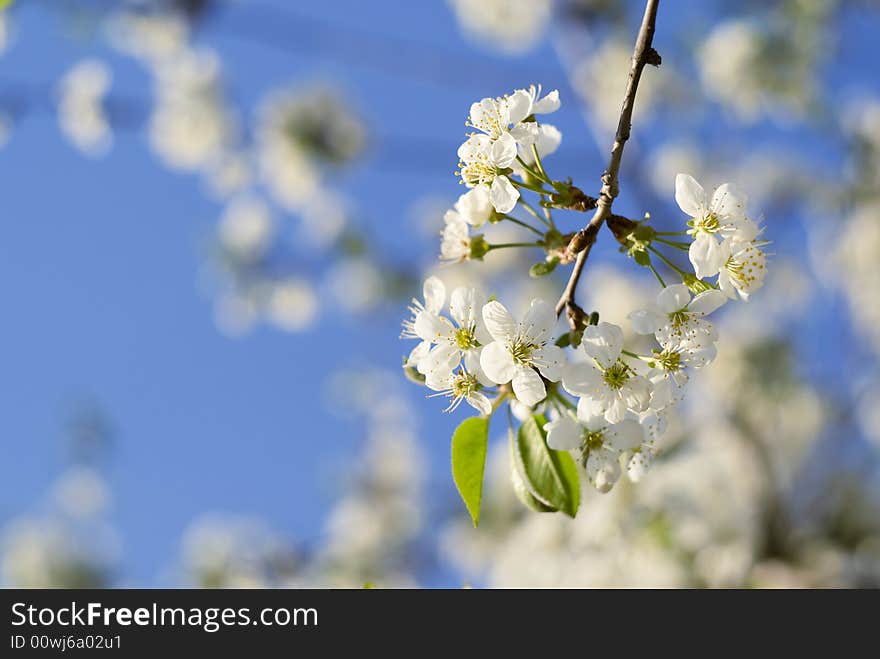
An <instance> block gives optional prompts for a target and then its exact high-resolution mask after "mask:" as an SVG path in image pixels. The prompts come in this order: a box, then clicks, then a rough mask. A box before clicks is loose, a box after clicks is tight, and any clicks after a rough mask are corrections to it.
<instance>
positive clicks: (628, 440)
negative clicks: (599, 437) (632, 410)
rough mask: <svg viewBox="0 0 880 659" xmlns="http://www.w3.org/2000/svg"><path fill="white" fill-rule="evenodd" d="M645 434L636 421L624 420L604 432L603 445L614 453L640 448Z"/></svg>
mask: <svg viewBox="0 0 880 659" xmlns="http://www.w3.org/2000/svg"><path fill="white" fill-rule="evenodd" d="M644 438H645V433H644V431H643V430H642V426H641V425H640V424H639V422H638V421H635V420H633V419H624V420H623V421H621V422H620V423H616V424H614V425H613V426H610V427H609V428H608V429H607V430H606V431H605V444H606V445H607V446H608V447H609V448H613V449H614V450H615V451H621V452H622V451H630V450H632V449H634V448H636V447H638V446H641V444H642V440H643V439H644Z"/></svg>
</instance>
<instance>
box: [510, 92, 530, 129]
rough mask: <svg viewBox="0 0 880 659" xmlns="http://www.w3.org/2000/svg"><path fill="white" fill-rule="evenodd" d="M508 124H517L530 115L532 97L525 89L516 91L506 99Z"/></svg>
mask: <svg viewBox="0 0 880 659" xmlns="http://www.w3.org/2000/svg"><path fill="white" fill-rule="evenodd" d="M507 111H508V113H509V114H508V119H510V123H512V124H518V123H519V122H520V121H522V120H523V119H525V118H526V117H528V116H529V115H530V114H531V113H532V96H531V94H529V93H528V92H527V91H526V90H525V89H517V90H516V91H515V92H513V94H511V95H510V96H508V98H507Z"/></svg>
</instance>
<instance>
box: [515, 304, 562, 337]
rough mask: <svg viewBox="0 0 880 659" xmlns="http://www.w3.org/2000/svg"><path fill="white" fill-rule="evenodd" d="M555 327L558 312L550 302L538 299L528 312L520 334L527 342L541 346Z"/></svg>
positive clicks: (521, 325)
mask: <svg viewBox="0 0 880 659" xmlns="http://www.w3.org/2000/svg"><path fill="white" fill-rule="evenodd" d="M555 326H556V311H554V309H553V307H552V306H551V305H550V304H549V303H548V302H545V301H544V300H541V299H539V298H536V299H534V300H532V303H531V305H530V306H529V310H528V311H526V315H525V317H524V318H523V321H522V323H521V324H520V331H519V333H520V334H521V335H522V336H523V338H525V339H526V340H527V342H529V343H536V344H540V343H542V342H543V341H545V340H546V339H547V338H549V336H550V333H551V332H552V331H553V328H554V327H555Z"/></svg>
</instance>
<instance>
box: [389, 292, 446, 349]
mask: <svg viewBox="0 0 880 659" xmlns="http://www.w3.org/2000/svg"><path fill="white" fill-rule="evenodd" d="M422 297H424V299H425V302H424V303H422V302H420V301H419V300H417V299H416V298H413V299H412V304H411V305H410V306H409V311H410V313H411V314H412V315H411V316H410V318H408V319H406V320H404V321H403V332H401V333H400V338H402V339H419V338H421V337H420V336H419V334H418V333H417V332H416V319H417V318H418V316H419V314H420V313H422V312H423V311H427V312H428V313H432V314H435V315H436V314H439V313H440V311H441V310H442V309H443V304H444V302H446V286H445V285H444V284H443V282H442V281H441V280H440V279H438V278H437V277H428V278H427V279H426V280H425V283H424V285H423V286H422ZM430 349H431V341H430V340H427V339H422V340H421V342H420V343H419V344H418V345H417V346H416V347H415V348H413V350H412V352H411V353H410V355H409V357H408V358H407V360H406V363H405V364H404V366H417V365H418V363H419V362H420V361H421V360H422V359H423V358H424V357H425V355H427V354H428V351H429V350H430Z"/></svg>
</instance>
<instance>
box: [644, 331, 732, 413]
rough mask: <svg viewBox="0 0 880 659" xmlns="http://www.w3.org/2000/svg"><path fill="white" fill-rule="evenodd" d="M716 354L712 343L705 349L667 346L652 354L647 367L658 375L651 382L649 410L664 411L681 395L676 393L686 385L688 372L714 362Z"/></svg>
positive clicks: (678, 345)
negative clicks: (652, 368)
mask: <svg viewBox="0 0 880 659" xmlns="http://www.w3.org/2000/svg"><path fill="white" fill-rule="evenodd" d="M717 354H718V350H717V348H716V347H715V344H714V343H708V344H706V345H697V346H694V345H691V344H689V343H687V342H685V343H678V344H667V345H665V346H663V349H662V350H654V354H653V355H652V360H653V361H651V362H650V363H651V364H652V365H653V367H654V368H655V369H656V371H657V372H658V374H657V375H656V376H655V377H653V378H651V382H652V383H653V392H652V394H651V407H652V408H654V409H657V410H659V409H663V408H664V407H666V406H668V405H670V404H671V403H672V402H673V401H674V400H675V399H677V398H679V397H680V395H679V394H678V393H677V392H676V390H677V389H679V388H681V387H683V386H684V385H685V384H686V383H687V381H688V370H689V369H691V368H702V367H703V366H706V365H707V364H709V363H710V362H711V361H712V360H714V359H715V356H716V355H717Z"/></svg>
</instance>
